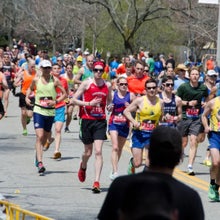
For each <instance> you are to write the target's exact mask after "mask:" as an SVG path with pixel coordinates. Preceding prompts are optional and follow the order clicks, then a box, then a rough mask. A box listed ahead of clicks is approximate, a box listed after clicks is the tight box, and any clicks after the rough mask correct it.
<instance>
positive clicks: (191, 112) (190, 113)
mask: <svg viewBox="0 0 220 220" xmlns="http://www.w3.org/2000/svg"><path fill="white" fill-rule="evenodd" d="M186 117H187V118H198V117H199V109H197V108H187V109H186Z"/></svg>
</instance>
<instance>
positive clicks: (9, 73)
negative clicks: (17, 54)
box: [2, 63, 13, 81]
mask: <svg viewBox="0 0 220 220" xmlns="http://www.w3.org/2000/svg"><path fill="white" fill-rule="evenodd" d="M2 72H3V74H4V75H5V78H6V80H7V81H9V80H11V78H12V72H13V71H12V67H11V63H8V64H6V63H3V66H2Z"/></svg>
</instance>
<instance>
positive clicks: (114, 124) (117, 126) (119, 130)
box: [108, 77, 135, 180]
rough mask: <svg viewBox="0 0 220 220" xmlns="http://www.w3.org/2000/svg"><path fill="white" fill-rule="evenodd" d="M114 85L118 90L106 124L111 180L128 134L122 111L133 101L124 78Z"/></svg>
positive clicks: (116, 173)
mask: <svg viewBox="0 0 220 220" xmlns="http://www.w3.org/2000/svg"><path fill="white" fill-rule="evenodd" d="M116 83H117V88H118V90H116V91H115V92H114V96H113V100H112V107H110V109H109V110H110V111H111V110H112V113H111V115H110V118H109V123H108V130H109V134H110V137H111V142H112V153H111V162H112V171H111V174H110V176H109V177H110V179H111V180H114V179H115V178H116V177H117V176H118V162H119V160H120V157H121V153H122V149H123V147H124V144H125V142H126V139H127V137H128V134H129V122H128V120H127V119H126V118H125V116H124V115H123V111H124V109H125V107H127V106H128V105H129V104H130V103H131V102H132V101H133V100H134V99H135V95H134V94H133V93H130V92H128V91H127V88H128V83H127V80H126V78H125V77H119V78H118V79H117V81H116ZM111 108H112V109H111Z"/></svg>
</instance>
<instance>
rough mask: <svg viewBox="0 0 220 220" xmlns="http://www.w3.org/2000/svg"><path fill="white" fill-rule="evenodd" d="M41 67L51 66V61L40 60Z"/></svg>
mask: <svg viewBox="0 0 220 220" xmlns="http://www.w3.org/2000/svg"><path fill="white" fill-rule="evenodd" d="M40 66H41V67H43V68H44V67H52V65H51V62H50V61H49V60H42V61H41V63H40Z"/></svg>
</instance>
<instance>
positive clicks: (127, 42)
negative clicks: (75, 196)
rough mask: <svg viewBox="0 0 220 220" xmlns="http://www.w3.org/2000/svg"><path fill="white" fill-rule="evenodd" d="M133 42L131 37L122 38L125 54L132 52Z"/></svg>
mask: <svg viewBox="0 0 220 220" xmlns="http://www.w3.org/2000/svg"><path fill="white" fill-rule="evenodd" d="M132 45H133V42H132V40H131V39H124V47H125V51H126V53H127V54H129V53H131V54H133V52H134V50H133V46H132Z"/></svg>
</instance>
